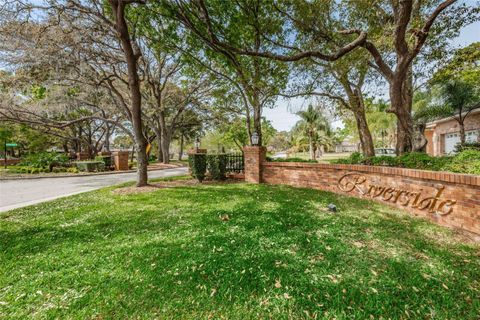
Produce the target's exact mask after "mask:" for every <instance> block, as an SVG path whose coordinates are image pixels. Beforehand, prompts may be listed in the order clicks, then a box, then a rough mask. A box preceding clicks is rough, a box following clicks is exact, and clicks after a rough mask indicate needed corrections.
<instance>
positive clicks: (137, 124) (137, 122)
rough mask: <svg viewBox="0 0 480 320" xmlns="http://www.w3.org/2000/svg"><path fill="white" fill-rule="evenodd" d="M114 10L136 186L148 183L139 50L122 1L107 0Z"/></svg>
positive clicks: (124, 3)
mask: <svg viewBox="0 0 480 320" xmlns="http://www.w3.org/2000/svg"><path fill="white" fill-rule="evenodd" d="M109 2H110V5H111V7H112V9H113V12H114V17H115V28H116V31H117V33H118V38H119V40H120V43H121V45H122V49H123V53H124V55H125V60H126V62H127V70H128V88H129V91H130V97H131V108H132V110H131V115H132V126H133V133H134V136H135V145H136V147H137V187H142V186H146V185H147V184H148V172H147V166H148V159H147V139H146V138H145V136H144V135H143V128H142V110H141V108H142V95H141V92H140V79H139V77H138V59H139V58H140V56H141V53H140V52H135V51H134V49H133V45H132V40H131V38H130V34H129V31H128V26H127V23H126V21H125V6H126V5H127V3H126V2H124V1H118V0H109Z"/></svg>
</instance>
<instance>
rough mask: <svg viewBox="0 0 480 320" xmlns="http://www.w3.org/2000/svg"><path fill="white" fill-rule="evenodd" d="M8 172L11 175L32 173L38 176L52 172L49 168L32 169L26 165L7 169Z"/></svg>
mask: <svg viewBox="0 0 480 320" xmlns="http://www.w3.org/2000/svg"><path fill="white" fill-rule="evenodd" d="M7 171H8V172H9V173H30V174H36V173H43V172H50V169H49V168H45V169H44V168H36V167H31V166H25V165H17V166H10V167H8V168H7Z"/></svg>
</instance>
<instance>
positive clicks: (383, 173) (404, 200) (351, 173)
mask: <svg viewBox="0 0 480 320" xmlns="http://www.w3.org/2000/svg"><path fill="white" fill-rule="evenodd" d="M250 154H251V153H245V178H246V180H247V181H250V182H257V183H258V182H265V183H271V184H286V185H291V186H297V187H307V188H315V189H321V190H326V191H331V192H335V193H341V194H346V195H350V196H355V197H359V198H368V199H373V200H375V201H378V202H382V203H386V204H390V205H393V206H396V207H399V208H403V209H406V210H407V211H409V212H410V213H412V214H414V215H416V216H422V217H427V218H429V219H431V220H433V221H435V222H436V223H438V224H440V225H444V226H448V227H453V228H459V229H462V230H465V231H468V232H472V233H475V234H476V235H480V176H474V175H466V174H454V173H445V172H434V171H424V170H412V169H402V168H390V167H379V166H363V165H341V164H338V165H333V164H316V163H292V162H265V161H261V162H260V161H258V160H259V157H258V156H254V157H252V158H253V159H248V158H249V155H250ZM256 163H260V164H261V165H260V168H258V167H257V168H253V174H250V170H251V165H249V164H256ZM258 172H260V179H259V180H258V181H254V179H247V177H249V176H250V177H252V176H253V177H255V176H257V174H258Z"/></svg>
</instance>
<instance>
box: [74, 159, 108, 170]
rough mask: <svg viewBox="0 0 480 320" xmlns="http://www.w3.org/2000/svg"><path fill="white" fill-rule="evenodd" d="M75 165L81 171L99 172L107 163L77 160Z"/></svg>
mask: <svg viewBox="0 0 480 320" xmlns="http://www.w3.org/2000/svg"><path fill="white" fill-rule="evenodd" d="M75 165H76V166H77V168H78V170H79V171H81V172H94V171H97V172H99V171H103V170H104V169H105V164H104V163H103V162H102V161H77V162H75Z"/></svg>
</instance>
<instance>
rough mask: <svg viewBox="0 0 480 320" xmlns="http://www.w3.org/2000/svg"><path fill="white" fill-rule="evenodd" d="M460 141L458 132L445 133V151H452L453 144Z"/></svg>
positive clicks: (453, 148)
mask: <svg viewBox="0 0 480 320" xmlns="http://www.w3.org/2000/svg"><path fill="white" fill-rule="evenodd" d="M458 143H460V134H459V133H448V134H446V135H445V153H447V154H448V153H452V152H453V151H454V150H455V146H456V145H457V144H458Z"/></svg>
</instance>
